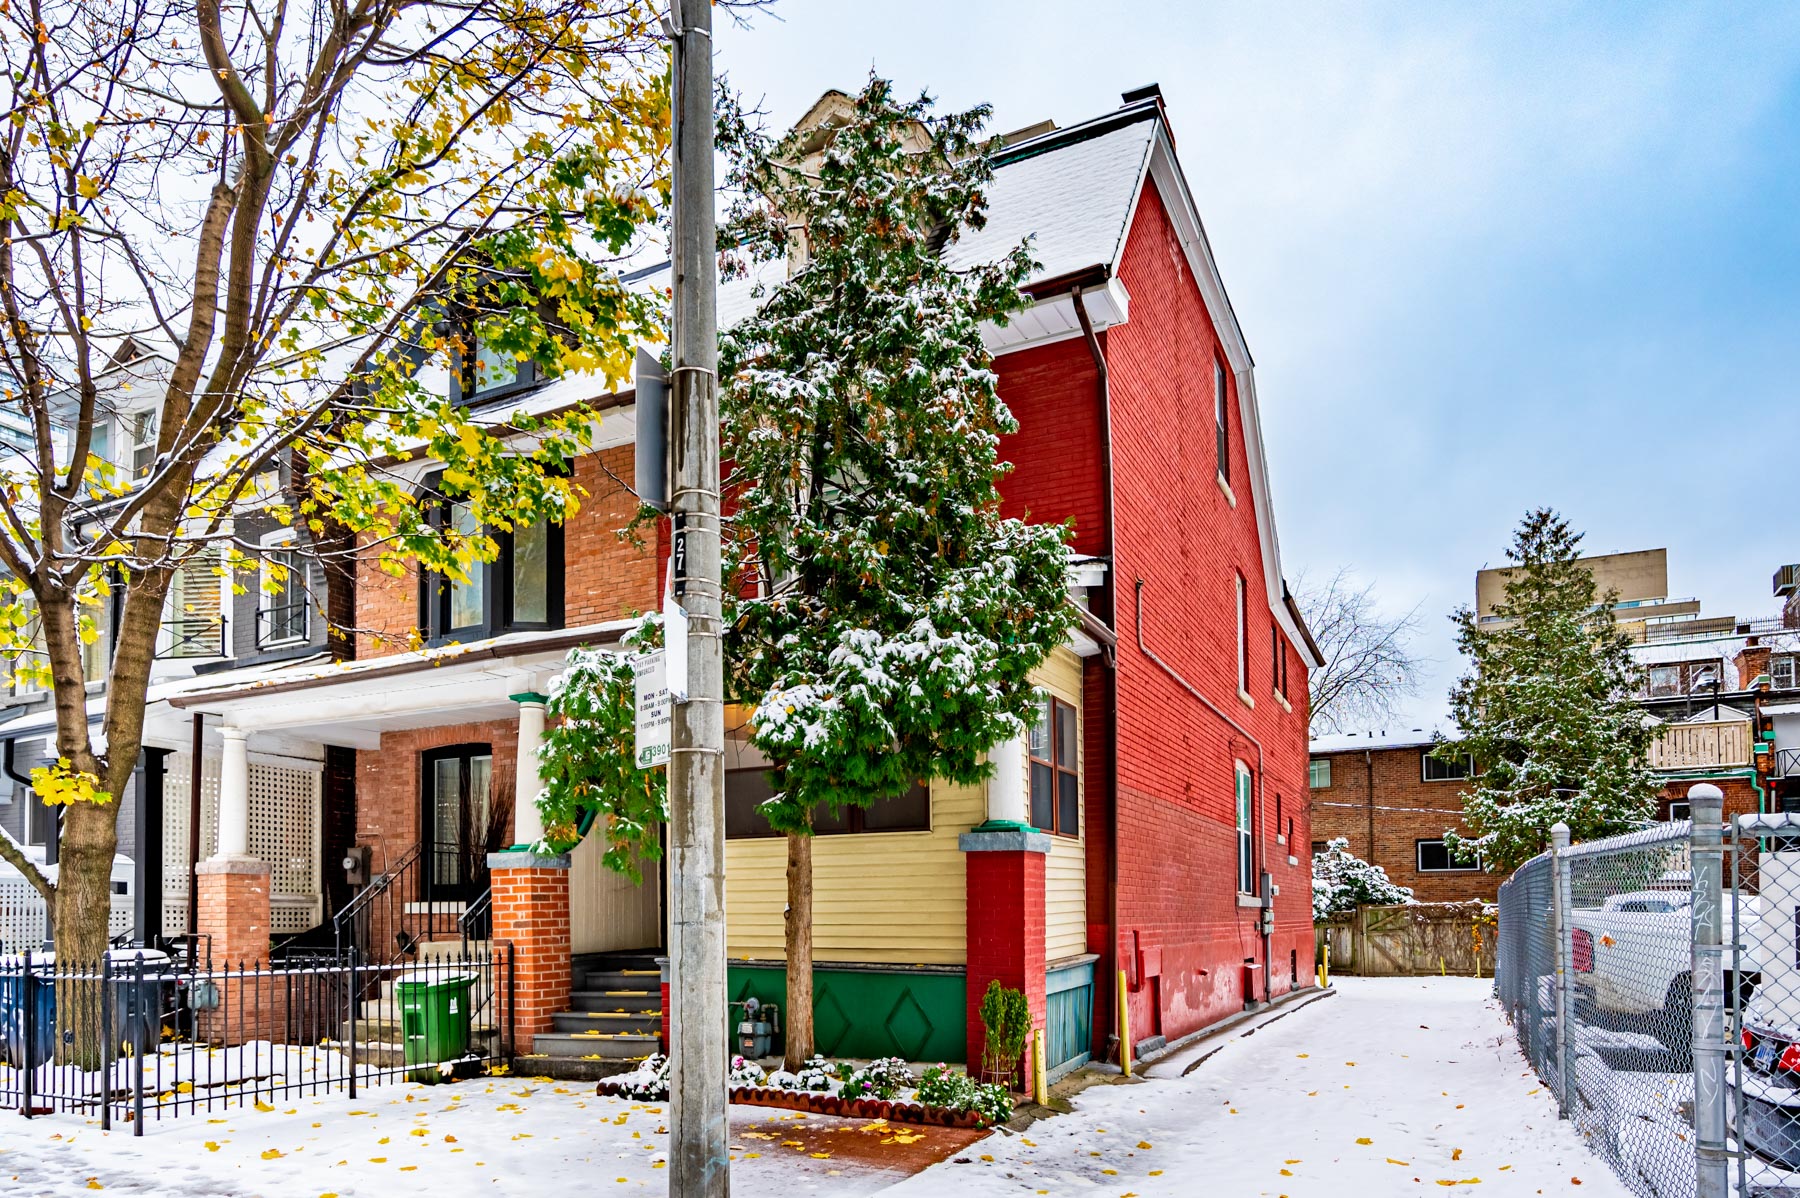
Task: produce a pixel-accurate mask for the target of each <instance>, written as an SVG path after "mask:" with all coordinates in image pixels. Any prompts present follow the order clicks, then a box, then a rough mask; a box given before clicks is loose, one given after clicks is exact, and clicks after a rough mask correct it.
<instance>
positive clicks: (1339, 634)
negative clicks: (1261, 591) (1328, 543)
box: [1295, 569, 1420, 736]
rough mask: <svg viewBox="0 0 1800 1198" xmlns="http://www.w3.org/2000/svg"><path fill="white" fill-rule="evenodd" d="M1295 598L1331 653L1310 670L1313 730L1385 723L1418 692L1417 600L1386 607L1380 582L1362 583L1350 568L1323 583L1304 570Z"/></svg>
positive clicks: (1324, 648) (1322, 648)
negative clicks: (1406, 607) (1400, 610)
mask: <svg viewBox="0 0 1800 1198" xmlns="http://www.w3.org/2000/svg"><path fill="white" fill-rule="evenodd" d="M1295 598H1296V600H1297V601H1298V602H1299V604H1300V610H1301V612H1302V613H1304V615H1305V616H1306V626H1307V628H1308V629H1309V630H1311V632H1312V634H1313V639H1314V640H1315V641H1317V642H1318V645H1319V652H1320V653H1321V654H1322V655H1323V656H1324V658H1325V664H1324V665H1323V666H1322V667H1320V668H1319V669H1316V670H1313V671H1312V673H1311V674H1310V675H1309V676H1308V689H1309V691H1310V692H1311V699H1312V733H1313V735H1315V736H1318V735H1320V734H1323V733H1331V732H1345V731H1349V730H1351V729H1354V728H1359V727H1364V726H1367V725H1370V724H1379V723H1380V722H1381V721H1383V720H1385V719H1388V718H1389V717H1391V716H1393V715H1394V714H1396V710H1397V707H1398V705H1399V703H1400V701H1401V700H1403V699H1410V698H1412V697H1413V696H1415V695H1417V694H1418V693H1419V683H1418V674H1419V667H1420V661H1419V658H1418V657H1417V656H1415V655H1414V653H1413V651H1412V638H1413V636H1414V635H1415V634H1416V633H1417V632H1418V629H1419V609H1418V608H1416V607H1415V608H1413V609H1412V610H1411V611H1409V612H1407V613H1406V614H1405V615H1401V616H1384V615H1382V614H1381V612H1380V609H1379V608H1378V606H1377V604H1376V599H1375V586H1374V584H1373V583H1368V584H1364V585H1361V586H1359V585H1358V584H1357V581H1356V578H1355V576H1354V575H1353V574H1351V573H1350V571H1349V570H1348V569H1340V570H1338V571H1337V572H1336V573H1334V574H1332V576H1331V577H1330V578H1328V579H1326V580H1325V582H1324V583H1323V584H1321V585H1318V586H1308V585H1307V581H1306V579H1305V578H1301V579H1300V580H1299V588H1298V591H1297V594H1296V596H1295Z"/></svg>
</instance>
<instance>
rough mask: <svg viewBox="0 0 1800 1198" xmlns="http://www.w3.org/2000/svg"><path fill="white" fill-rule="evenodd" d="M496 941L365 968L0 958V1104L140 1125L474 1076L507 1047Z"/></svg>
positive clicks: (504, 987) (509, 1003)
mask: <svg viewBox="0 0 1800 1198" xmlns="http://www.w3.org/2000/svg"><path fill="white" fill-rule="evenodd" d="M512 981H513V974H512V950H511V946H510V945H507V944H505V943H503V942H501V943H490V942H481V943H479V944H476V943H470V944H468V945H466V946H462V951H460V952H458V953H454V954H446V955H441V956H429V957H421V959H419V960H416V961H412V960H406V961H398V962H392V963H388V964H381V965H367V964H363V963H361V962H360V961H359V960H357V958H356V957H355V956H354V955H351V956H348V957H342V958H340V957H336V956H327V957H325V958H324V959H316V960H315V959H305V960H293V961H288V962H281V963H276V964H273V965H271V964H267V963H255V964H238V965H235V966H234V965H230V964H227V963H225V962H222V961H220V962H215V961H212V960H210V959H208V958H206V957H202V958H201V959H199V960H189V961H177V960H172V959H171V958H170V957H168V956H167V955H165V954H163V953H160V952H152V951H147V950H139V949H115V950H112V951H110V952H109V953H107V954H106V958H105V959H104V960H103V961H102V962H100V963H99V964H98V965H90V966H77V965H72V964H70V963H67V962H63V961H59V960H57V959H56V958H55V957H54V956H50V955H47V954H30V953H19V954H13V955H8V956H0V1108H11V1109H16V1110H20V1111H22V1112H23V1113H24V1114H25V1115H26V1117H28V1118H29V1117H33V1116H38V1115H51V1114H55V1113H58V1112H71V1113H78V1114H83V1115H87V1116H96V1115H97V1116H98V1117H99V1119H100V1123H101V1127H102V1128H103V1129H104V1128H110V1127H111V1126H112V1125H113V1124H114V1123H115V1122H119V1121H123V1122H126V1123H130V1124H131V1125H132V1128H133V1132H134V1133H135V1134H137V1135H142V1134H144V1130H145V1127H146V1124H148V1123H154V1122H158V1121H160V1120H163V1119H170V1118H176V1117H178V1116H181V1115H189V1114H193V1113H195V1112H212V1111H215V1110H222V1109H227V1108H230V1107H233V1106H239V1107H242V1106H250V1105H253V1104H261V1103H265V1102H267V1101H273V1100H274V1099H276V1098H278V1097H294V1096H300V1095H313V1094H319V1093H323V1092H326V1091H330V1090H342V1091H344V1092H345V1093H346V1094H347V1095H348V1096H349V1097H351V1098H355V1097H356V1094H357V1090H358V1088H359V1087H361V1086H370V1085H377V1084H380V1083H382V1082H388V1081H395V1080H399V1079H402V1078H404V1079H406V1080H411V1081H437V1080H445V1079H448V1078H451V1077H456V1076H468V1075H472V1074H476V1073H480V1072H482V1071H484V1070H485V1069H486V1068H487V1066H489V1065H490V1064H495V1063H499V1062H501V1061H504V1060H506V1059H509V1058H510V1056H511V1053H512V1046H513V1035H512V1031H513V999H514V996H513V984H512Z"/></svg>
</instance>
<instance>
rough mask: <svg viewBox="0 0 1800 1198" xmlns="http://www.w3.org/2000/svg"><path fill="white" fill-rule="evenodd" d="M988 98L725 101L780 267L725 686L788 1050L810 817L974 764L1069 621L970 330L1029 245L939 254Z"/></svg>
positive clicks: (742, 166) (746, 461) (737, 451)
mask: <svg viewBox="0 0 1800 1198" xmlns="http://www.w3.org/2000/svg"><path fill="white" fill-rule="evenodd" d="M987 115H988V110H987V109H986V108H985V107H982V108H976V109H973V110H971V111H968V112H961V113H940V112H937V111H936V110H935V108H934V106H933V103H932V101H931V100H930V99H929V97H920V98H919V99H916V100H912V101H907V102H902V101H899V100H896V99H895V97H894V95H893V90H892V87H891V85H890V84H889V83H888V82H887V81H886V80H883V79H879V78H871V79H870V81H869V83H868V85H867V86H866V87H865V88H864V89H863V90H862V92H861V93H860V94H859V95H858V96H856V97H855V101H854V108H853V110H852V111H851V112H850V113H849V114H848V116H847V117H846V118H845V119H842V120H841V121H838V122H836V123H835V124H834V125H832V126H829V127H827V128H825V129H823V130H820V129H812V130H797V131H796V132H794V133H791V134H789V135H788V136H787V137H785V138H783V139H781V140H779V141H770V140H768V139H766V138H764V137H762V136H761V135H760V134H758V133H757V132H756V131H755V130H754V129H752V128H750V126H749V123H748V122H746V121H744V120H742V119H741V118H736V117H735V115H734V114H730V113H728V114H727V117H726V118H725V119H724V120H723V121H722V122H721V123H722V126H723V134H724V136H723V138H722V141H723V143H724V144H725V145H726V146H727V147H729V152H730V153H731V161H732V168H731V175H730V182H731V184H732V185H733V186H734V188H735V189H736V191H737V194H738V196H739V200H738V202H737V203H736V204H735V206H734V210H733V220H732V221H731V222H730V223H729V225H728V227H729V228H730V229H731V230H732V233H733V235H734V236H735V237H736V238H737V239H738V240H737V245H738V251H737V252H738V253H739V254H740V255H747V256H750V257H761V258H763V259H765V260H774V259H783V260H785V261H786V263H787V278H786V280H785V281H784V282H782V283H781V284H780V285H778V286H774V287H772V288H770V289H769V290H768V292H767V294H766V295H763V296H761V297H760V302H759V306H758V308H757V311H756V312H755V313H754V314H753V315H751V316H748V317H746V318H745V319H744V320H742V321H741V322H739V323H738V324H736V325H734V326H733V327H732V328H731V329H730V330H729V331H728V332H726V333H725V334H724V335H723V337H722V338H721V344H720V364H719V372H720V381H721V417H722V430H721V435H722V446H721V450H722V457H723V459H724V460H725V461H726V462H727V463H728V467H729V469H728V476H727V478H726V480H725V492H726V494H727V495H728V496H729V497H730V501H729V512H730V519H729V521H728V526H727V528H726V530H725V535H726V538H727V540H726V564H725V568H726V577H727V579H728V580H729V581H730V585H729V586H728V587H727V588H726V603H725V629H726V634H725V635H726V653H725V661H726V672H727V682H728V689H729V690H730V692H731V694H732V696H733V697H734V698H735V699H736V700H738V701H739V702H742V703H745V704H747V705H749V706H750V707H751V708H752V709H753V714H752V715H751V717H750V723H749V727H748V729H747V731H748V736H749V739H750V742H751V744H752V745H754V747H755V748H757V749H759V750H760V751H761V752H762V753H763V754H765V755H766V756H767V758H768V760H769V762H770V768H769V773H770V775H771V779H770V780H771V783H772V786H773V791H774V794H773V797H772V798H770V799H768V800H767V801H766V802H764V803H763V804H762V807H761V811H762V813H763V815H764V816H765V817H766V818H767V819H768V821H769V823H770V824H771V825H772V826H773V827H774V828H775V830H777V831H778V832H781V833H783V834H785V836H786V839H787V854H788V860H787V879H788V911H787V925H786V948H787V979H788V980H787V985H788V993H787V1004H788V1005H787V1012H786V1014H787V1020H786V1025H787V1026H786V1035H787V1053H786V1056H787V1065H788V1068H790V1069H793V1068H796V1067H797V1066H798V1065H799V1063H800V1062H802V1061H804V1060H805V1059H806V1058H807V1057H808V1056H810V1055H811V1054H812V1051H813V1036H812V832H813V823H814V819H815V815H816V814H817V813H823V812H831V813H833V814H837V813H842V812H844V811H846V810H847V809H849V808H854V807H863V808H866V807H869V806H871V805H872V804H875V803H879V802H882V801H884V800H888V799H892V798H896V797H898V796H900V795H902V794H904V793H905V792H906V791H907V790H908V789H910V788H911V787H913V786H914V785H915V784H917V783H919V782H920V781H924V780H929V779H932V778H940V779H945V780H947V781H950V782H955V783H963V784H971V783H975V782H978V781H980V780H981V779H983V778H984V777H985V776H986V775H987V773H988V772H989V767H988V765H987V760H986V754H987V752H988V750H989V749H991V748H992V747H993V746H994V745H996V744H998V743H1000V742H1001V741H1004V740H1006V739H1008V738H1011V737H1013V736H1016V735H1018V734H1020V733H1021V732H1022V731H1023V729H1024V726H1025V722H1026V720H1027V719H1028V718H1029V716H1030V714H1031V712H1032V710H1033V706H1034V702H1035V693H1034V688H1033V687H1032V685H1031V682H1030V680H1029V675H1030V673H1031V671H1032V670H1033V669H1035V668H1036V667H1037V666H1038V665H1040V664H1041V663H1042V662H1043V661H1044V660H1045V659H1046V658H1047V657H1048V656H1049V654H1050V652H1051V651H1052V650H1053V649H1054V648H1055V646H1056V645H1058V644H1059V643H1061V642H1062V641H1063V640H1064V638H1065V637H1066V636H1067V635H1068V633H1069V631H1070V629H1071V627H1072V623H1073V619H1074V612H1073V609H1072V608H1071V607H1070V605H1069V603H1068V600H1067V561H1068V558H1067V549H1066V537H1067V529H1066V528H1064V527H1062V526H1057V525H1034V524H1027V523H1025V522H1023V521H1021V520H1016V519H1003V518H1002V517H1001V515H1000V496H999V491H998V489H997V485H996V484H997V482H998V480H999V479H1000V478H1001V476H1002V475H1003V473H1004V471H1005V470H1006V466H1005V465H1004V464H1003V463H1002V462H1001V460H1000V456H999V439H1000V437H1001V435H1002V434H1004V433H1008V432H1011V431H1012V430H1013V429H1014V428H1015V427H1016V424H1015V422H1014V420H1013V417H1012V415H1011V414H1010V413H1009V412H1008V411H1007V409H1006V406H1005V404H1004V403H1002V402H1001V400H1000V397H999V393H998V390H997V379H996V376H995V374H994V371H993V369H992V364H991V361H990V358H989V355H988V352H987V350H986V349H985V348H984V346H983V343H982V337H981V326H982V324H983V322H985V321H1004V320H1005V318H1006V315H1007V313H1008V312H1009V311H1011V310H1012V309H1014V308H1015V307H1017V306H1018V304H1019V303H1020V298H1019V294H1020V293H1019V288H1020V285H1021V284H1022V283H1023V282H1024V281H1025V279H1026V278H1027V277H1028V275H1029V272H1030V270H1031V268H1032V261H1031V257H1030V253H1029V247H1028V246H1027V245H1025V244H1021V245H1018V246H1016V247H1014V248H1013V249H1012V250H1011V251H1010V252H1008V253H1006V254H1005V255H1003V256H1001V257H1000V258H998V259H997V260H995V261H992V262H988V263H982V264H977V265H970V266H953V265H951V264H950V263H949V262H946V260H945V257H944V254H943V250H944V247H945V246H946V245H947V244H948V243H952V242H954V241H955V240H956V238H957V237H958V235H959V234H960V233H961V232H962V231H963V230H966V229H974V228H980V227H981V226H982V224H983V223H984V220H985V211H986V194H985V193H986V190H987V188H988V185H989V182H990V180H991V178H992V174H993V168H992V165H991V163H990V161H989V159H988V153H989V152H990V151H991V149H992V148H993V147H992V146H991V145H990V144H989V143H987V142H985V141H984V140H983V139H982V137H981V136H980V134H981V130H982V127H983V125H984V124H985V122H986V119H987ZM868 882H869V885H871V886H877V887H878V886H880V885H881V879H880V878H879V877H871V878H870V879H869V880H868ZM895 916H896V918H902V919H903V918H904V917H905V914H904V912H896V913H895Z"/></svg>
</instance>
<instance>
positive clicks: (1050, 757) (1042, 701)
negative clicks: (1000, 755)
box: [1030, 695, 1081, 836]
mask: <svg viewBox="0 0 1800 1198" xmlns="http://www.w3.org/2000/svg"><path fill="white" fill-rule="evenodd" d="M1077 735H1078V733H1077V731H1076V721H1075V709H1074V708H1073V707H1071V706H1070V705H1069V704H1067V703H1064V702H1063V701H1062V700H1061V699H1055V698H1052V697H1051V696H1049V695H1043V696H1041V697H1040V698H1039V700H1038V712H1037V721H1036V722H1035V723H1034V724H1032V726H1031V742H1030V744H1031V749H1030V755H1031V826H1032V827H1034V828H1041V829H1043V830H1044V831H1046V832H1054V833H1056V834H1057V835H1058V836H1079V835H1081V779H1080V775H1079V774H1078V773H1077V772H1076V770H1077V766H1076V762H1077V761H1078V760H1079V758H1078V757H1077V752H1078V749H1079V743H1078V742H1077V740H1076V737H1077Z"/></svg>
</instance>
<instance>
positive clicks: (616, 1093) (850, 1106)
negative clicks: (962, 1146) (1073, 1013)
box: [594, 1079, 987, 1127]
mask: <svg viewBox="0 0 1800 1198" xmlns="http://www.w3.org/2000/svg"><path fill="white" fill-rule="evenodd" d="M594 1093H596V1094H598V1095H600V1096H601V1097H602V1098H626V1097H630V1095H628V1094H626V1093H625V1092H624V1087H623V1086H621V1085H619V1083H617V1082H615V1081H612V1080H610V1079H608V1080H606V1081H602V1082H600V1083H599V1084H598V1085H597V1086H595V1087H594ZM729 1097H730V1099H731V1101H732V1102H734V1103H736V1104H737V1105H739V1106H767V1107H777V1108H780V1109H781V1110H787V1111H805V1112H807V1113H808V1114H813V1115H839V1116H842V1117H844V1118H846V1119H886V1120H888V1121H889V1122H890V1123H919V1124H924V1125H926V1126H929V1127H986V1126H987V1123H986V1121H985V1120H983V1119H982V1117H981V1116H980V1115H978V1114H976V1113H975V1112H974V1111H958V1110H952V1109H951V1108H950V1107H942V1106H927V1105H926V1104H925V1103H922V1102H892V1101H889V1100H887V1099H882V1098H845V1097H843V1096H842V1095H838V1094H825V1093H821V1092H819V1091H816V1090H782V1089H777V1088H775V1087H772V1086H733V1087H732V1088H731V1090H730V1091H729ZM664 1101H667V1100H666V1099H665V1100H664Z"/></svg>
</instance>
